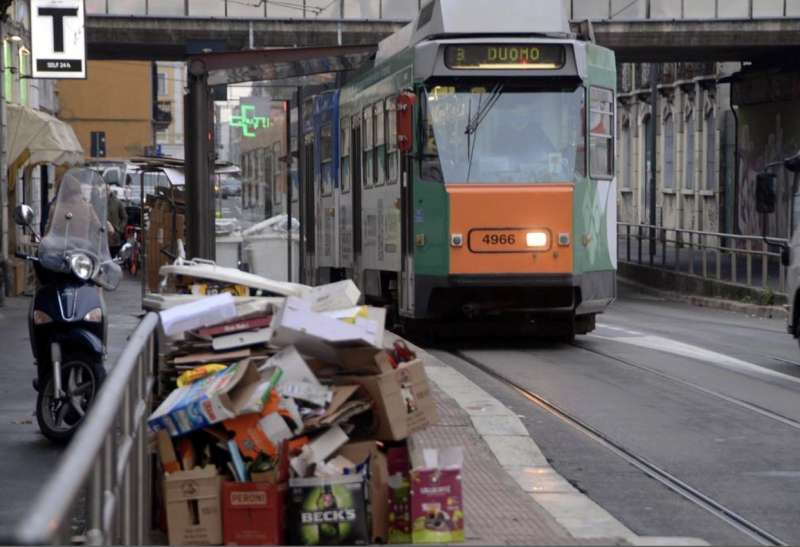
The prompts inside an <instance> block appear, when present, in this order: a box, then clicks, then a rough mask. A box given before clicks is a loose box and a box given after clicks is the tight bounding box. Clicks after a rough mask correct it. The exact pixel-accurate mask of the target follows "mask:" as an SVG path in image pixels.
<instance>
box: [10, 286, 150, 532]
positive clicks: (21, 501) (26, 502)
mask: <svg viewBox="0 0 800 547" xmlns="http://www.w3.org/2000/svg"><path fill="white" fill-rule="evenodd" d="M140 290H141V289H140V285H139V283H138V282H137V281H136V280H133V279H127V278H126V279H125V280H124V281H123V282H122V283H121V284H120V286H119V288H118V289H117V290H116V291H115V292H111V293H106V307H107V310H108V313H109V315H110V321H109V325H108V357H107V360H106V366H107V367H111V366H113V364H114V363H115V362H116V359H117V358H118V357H119V354H120V353H121V352H122V350H123V348H124V347H125V341H126V339H127V337H128V335H129V334H130V332H131V331H132V330H133V328H134V327H135V326H136V324H137V323H138V318H137V317H136V316H135V315H134V314H136V313H138V312H139V310H140V309H141V297H140V294H141V293H140ZM30 302H31V299H30V298H29V297H19V298H7V299H6V301H5V305H4V306H3V307H0V333H2V342H3V359H2V367H0V492H2V494H3V497H2V500H0V537H2V536H3V533H4V532H10V529H11V528H13V526H15V525H16V524H17V523H18V522H19V520H20V518H21V517H22V516H23V515H24V514H25V512H26V511H27V510H28V508H29V507H30V504H31V503H32V502H33V499H34V497H35V496H36V495H37V494H38V488H39V486H40V485H41V484H42V483H43V482H44V480H45V478H46V477H47V473H48V472H50V471H52V470H53V469H55V467H56V465H57V463H58V458H59V456H60V454H61V450H62V449H61V448H60V447H58V446H54V445H52V444H51V443H50V442H49V441H47V439H45V438H44V437H43V436H42V435H41V433H39V428H38V426H37V425H36V416H35V415H34V412H35V404H36V392H35V391H34V390H33V386H32V385H31V382H32V380H33V378H34V377H35V367H34V366H33V356H32V354H31V348H30V339H29V336H28V308H29V306H30Z"/></svg>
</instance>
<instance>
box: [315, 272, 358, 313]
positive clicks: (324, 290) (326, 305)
mask: <svg viewBox="0 0 800 547" xmlns="http://www.w3.org/2000/svg"><path fill="white" fill-rule="evenodd" d="M359 298H361V291H359V290H358V287H357V286H356V284H355V283H353V281H351V280H350V279H345V280H344V281H337V282H336V283H328V284H327V285H320V286H318V287H314V288H312V289H311V292H310V293H309V295H308V296H307V297H306V300H310V301H311V309H312V310H313V311H317V312H319V311H329V310H340V309H343V308H351V307H353V306H355V305H356V304H358V299H359Z"/></svg>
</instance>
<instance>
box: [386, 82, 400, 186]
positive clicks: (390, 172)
mask: <svg viewBox="0 0 800 547" xmlns="http://www.w3.org/2000/svg"><path fill="white" fill-rule="evenodd" d="M396 101H397V97H389V98H388V99H386V125H385V127H386V182H387V183H388V184H395V183H396V182H397V178H398V176H397V175H398V171H399V163H400V162H399V157H400V153H399V151H398V150H397V103H396Z"/></svg>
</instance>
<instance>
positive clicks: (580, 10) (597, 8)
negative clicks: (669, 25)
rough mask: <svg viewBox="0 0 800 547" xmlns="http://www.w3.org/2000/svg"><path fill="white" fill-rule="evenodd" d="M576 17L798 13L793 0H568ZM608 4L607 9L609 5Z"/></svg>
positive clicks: (747, 16)
mask: <svg viewBox="0 0 800 547" xmlns="http://www.w3.org/2000/svg"><path fill="white" fill-rule="evenodd" d="M568 2H569V4H568V9H569V14H570V17H571V18H572V19H579V20H585V19H586V18H590V19H620V20H642V19H712V18H713V19H739V18H744V19H753V18H756V17H791V16H796V15H798V13H795V12H797V11H798V10H797V8H796V7H794V6H791V7H790V2H789V0H781V1H780V3H779V4H777V5H776V3H775V2H774V1H772V0H747V3H746V4H741V5H740V4H732V3H730V2H729V0H714V4H713V6H711V5H709V4H705V3H702V4H701V3H699V2H697V1H696V0H606V4H601V2H600V1H598V0H568ZM606 8H607V9H606Z"/></svg>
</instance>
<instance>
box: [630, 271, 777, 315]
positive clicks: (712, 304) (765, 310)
mask: <svg viewBox="0 0 800 547" xmlns="http://www.w3.org/2000/svg"><path fill="white" fill-rule="evenodd" d="M617 282H618V283H619V284H620V285H625V286H627V287H630V288H632V289H636V290H637V291H639V292H642V293H644V294H648V295H650V296H658V297H660V298H663V299H664V300H670V301H672V302H684V303H686V304H691V305H692V306H698V307H701V308H711V309H717V310H725V311H732V312H737V313H744V314H747V315H750V316H753V317H760V318H762V319H787V318H788V317H789V311H788V310H787V309H786V308H785V307H783V306H761V305H758V304H747V303H745V302H737V301H735V300H725V299H723V298H711V297H709V296H698V295H694V294H681V293H678V292H675V291H665V290H663V289H657V288H655V287H651V286H649V285H644V284H642V283H638V282H636V281H633V280H631V279H628V278H625V277H619V276H618V277H617Z"/></svg>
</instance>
